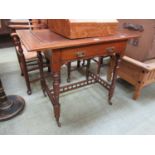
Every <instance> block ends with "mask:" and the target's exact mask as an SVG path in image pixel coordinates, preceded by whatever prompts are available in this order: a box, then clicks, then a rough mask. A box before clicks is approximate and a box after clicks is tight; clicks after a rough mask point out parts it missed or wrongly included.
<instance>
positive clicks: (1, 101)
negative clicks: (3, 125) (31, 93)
mask: <svg viewBox="0 0 155 155" xmlns="http://www.w3.org/2000/svg"><path fill="white" fill-rule="evenodd" d="M24 106H25V101H24V99H23V98H22V97H20V96H16V95H10V96H6V94H5V91H4V88H3V86H2V82H1V79H0V121H4V120H8V119H10V118H12V117H14V116H16V115H18V114H19V113H20V112H21V111H22V110H23V109H24Z"/></svg>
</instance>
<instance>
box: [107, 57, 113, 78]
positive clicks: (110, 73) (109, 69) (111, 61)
mask: <svg viewBox="0 0 155 155" xmlns="http://www.w3.org/2000/svg"><path fill="white" fill-rule="evenodd" d="M113 63H114V60H112V58H111V60H110V64H109V66H108V69H107V81H111V79H112V74H113V66H114V64H113Z"/></svg>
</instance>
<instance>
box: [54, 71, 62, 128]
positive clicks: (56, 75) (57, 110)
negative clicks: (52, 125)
mask: <svg viewBox="0 0 155 155" xmlns="http://www.w3.org/2000/svg"><path fill="white" fill-rule="evenodd" d="M59 89H60V72H57V73H56V72H54V73H53V91H54V103H53V106H54V115H55V119H56V122H57V125H58V127H60V126H61V124H60V122H59V118H60V104H59V94H60V90H59Z"/></svg>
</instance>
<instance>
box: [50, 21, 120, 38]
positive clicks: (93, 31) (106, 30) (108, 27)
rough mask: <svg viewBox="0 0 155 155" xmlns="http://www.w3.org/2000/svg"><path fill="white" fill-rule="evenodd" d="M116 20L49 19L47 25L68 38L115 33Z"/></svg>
mask: <svg viewBox="0 0 155 155" xmlns="http://www.w3.org/2000/svg"><path fill="white" fill-rule="evenodd" d="M117 26H118V21H117V20H77V19H49V20H48V27H49V29H50V30H51V31H53V32H56V33H58V34H60V35H63V36H64V37H67V38H69V39H76V38H86V37H100V36H107V35H112V34H115V33H116V31H117Z"/></svg>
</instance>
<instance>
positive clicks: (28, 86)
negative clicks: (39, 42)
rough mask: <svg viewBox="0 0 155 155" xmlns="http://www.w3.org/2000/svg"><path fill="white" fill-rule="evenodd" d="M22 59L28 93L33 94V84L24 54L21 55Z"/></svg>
mask: <svg viewBox="0 0 155 155" xmlns="http://www.w3.org/2000/svg"><path fill="white" fill-rule="evenodd" d="M21 61H22V62H23V63H21V66H22V70H23V74H24V78H25V82H26V86H27V94H28V95H31V94H32V90H31V86H30V79H29V75H28V70H27V66H26V62H25V58H24V55H21Z"/></svg>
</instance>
